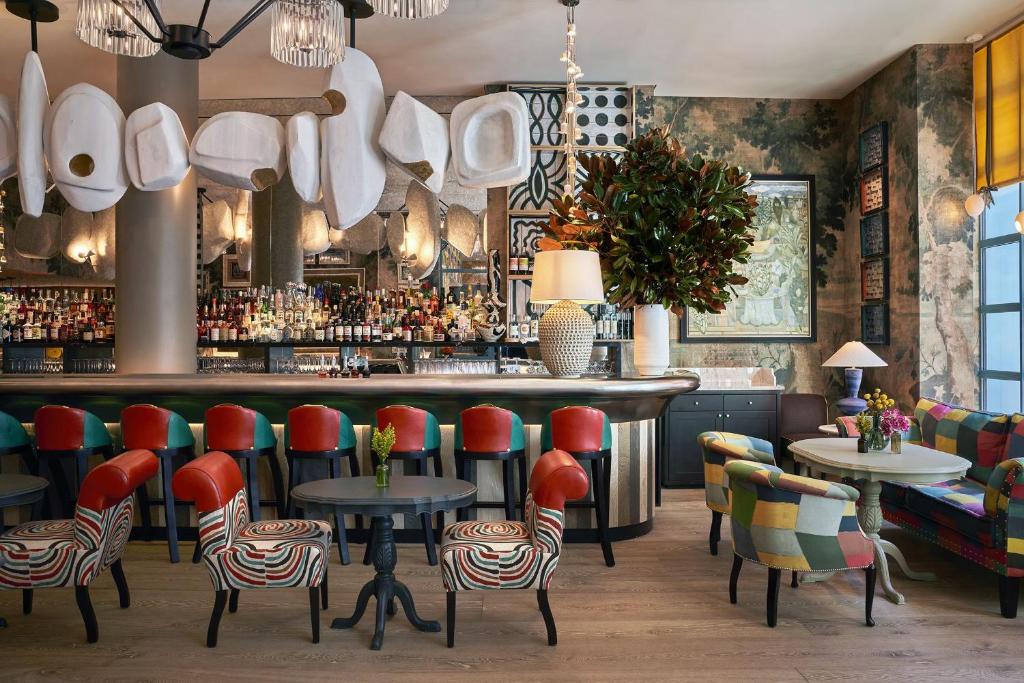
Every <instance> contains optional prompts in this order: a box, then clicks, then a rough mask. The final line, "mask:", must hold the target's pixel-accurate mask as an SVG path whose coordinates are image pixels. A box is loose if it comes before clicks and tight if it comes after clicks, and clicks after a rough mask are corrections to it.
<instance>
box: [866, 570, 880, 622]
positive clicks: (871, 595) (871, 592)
mask: <svg viewBox="0 0 1024 683" xmlns="http://www.w3.org/2000/svg"><path fill="white" fill-rule="evenodd" d="M877 574H878V572H877V570H876V569H875V565H871V566H870V567H865V568H864V584H865V587H864V623H865V624H867V625H868V626H874V625H875V620H874V619H873V618H872V616H871V608H872V606H873V605H874V603H875V576H876V575H877Z"/></svg>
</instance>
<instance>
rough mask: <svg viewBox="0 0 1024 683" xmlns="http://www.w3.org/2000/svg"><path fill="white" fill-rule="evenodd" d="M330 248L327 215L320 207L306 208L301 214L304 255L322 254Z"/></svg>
mask: <svg viewBox="0 0 1024 683" xmlns="http://www.w3.org/2000/svg"><path fill="white" fill-rule="evenodd" d="M330 248H331V236H330V227H329V226H328V225H327V216H326V215H325V214H324V212H323V211H321V210H320V209H308V210H306V211H303V215H302V253H303V254H304V255H306V256H314V255H316V254H322V253H324V252H325V251H327V250H328V249H330Z"/></svg>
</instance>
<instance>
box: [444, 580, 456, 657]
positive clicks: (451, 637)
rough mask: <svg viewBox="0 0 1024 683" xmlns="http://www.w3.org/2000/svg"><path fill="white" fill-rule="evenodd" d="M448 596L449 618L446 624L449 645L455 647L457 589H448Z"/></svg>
mask: <svg viewBox="0 0 1024 683" xmlns="http://www.w3.org/2000/svg"><path fill="white" fill-rule="evenodd" d="M446 597H447V599H448V618H447V624H446V626H447V631H448V647H455V591H448V592H447V593H446Z"/></svg>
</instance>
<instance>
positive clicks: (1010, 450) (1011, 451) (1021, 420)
mask: <svg viewBox="0 0 1024 683" xmlns="http://www.w3.org/2000/svg"><path fill="white" fill-rule="evenodd" d="M1010 458H1024V415H1021V414H1020V413H1014V414H1013V415H1011V416H1010V431H1009V434H1007V435H1006V446H1005V447H1004V448H1003V457H1002V458H1000V462H1002V461H1003V460H1009V459H1010Z"/></svg>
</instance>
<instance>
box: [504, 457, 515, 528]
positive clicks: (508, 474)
mask: <svg viewBox="0 0 1024 683" xmlns="http://www.w3.org/2000/svg"><path fill="white" fill-rule="evenodd" d="M515 479H516V475H515V471H514V470H513V469H512V461H511V460H507V459H506V460H502V461H501V488H502V495H503V496H504V499H505V519H507V520H509V521H512V520H515V518H516V492H515V491H516V489H515V484H516V482H515Z"/></svg>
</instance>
